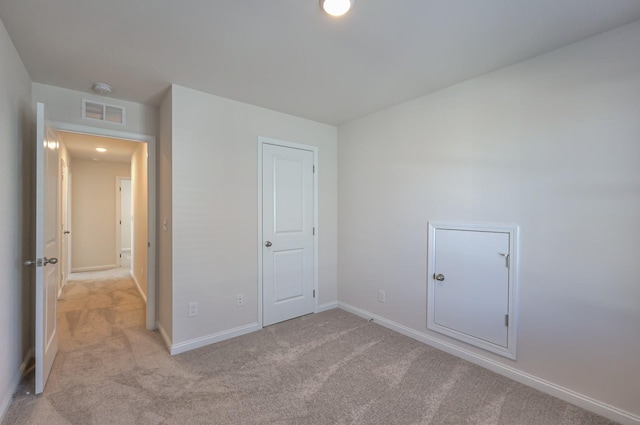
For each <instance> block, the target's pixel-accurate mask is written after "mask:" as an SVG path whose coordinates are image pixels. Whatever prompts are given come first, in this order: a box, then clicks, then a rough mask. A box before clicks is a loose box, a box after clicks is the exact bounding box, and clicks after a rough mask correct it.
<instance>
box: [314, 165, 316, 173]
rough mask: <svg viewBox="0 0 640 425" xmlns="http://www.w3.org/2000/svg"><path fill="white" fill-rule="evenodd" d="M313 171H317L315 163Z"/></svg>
mask: <svg viewBox="0 0 640 425" xmlns="http://www.w3.org/2000/svg"><path fill="white" fill-rule="evenodd" d="M313 172H314V173H315V172H316V166H315V165H314V166H313Z"/></svg>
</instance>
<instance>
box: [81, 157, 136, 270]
mask: <svg viewBox="0 0 640 425" xmlns="http://www.w3.org/2000/svg"><path fill="white" fill-rule="evenodd" d="M71 172H72V174H73V178H72V180H71V183H72V198H71V200H72V231H71V241H72V242H71V244H72V251H73V254H72V259H71V261H72V263H71V268H72V271H74V272H77V271H86V270H100V269H104V268H110V267H116V264H117V263H116V177H130V176H131V165H130V163H128V162H105V161H91V160H86V159H79V158H73V159H72V164H71Z"/></svg>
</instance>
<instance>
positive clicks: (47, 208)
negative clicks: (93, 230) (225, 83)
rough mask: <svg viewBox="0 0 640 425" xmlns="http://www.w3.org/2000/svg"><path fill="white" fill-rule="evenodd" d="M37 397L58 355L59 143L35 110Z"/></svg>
mask: <svg viewBox="0 0 640 425" xmlns="http://www.w3.org/2000/svg"><path fill="white" fill-rule="evenodd" d="M36 112H37V113H36V135H37V137H36V233H35V235H36V241H35V242H36V260H35V266H36V302H35V310H36V348H35V351H36V352H35V354H36V368H35V375H36V394H39V393H41V392H42V391H43V390H44V386H45V384H46V382H47V378H48V376H49V373H50V372H51V367H52V366H53V361H54V359H55V357H56V354H57V352H58V332H57V330H58V327H57V317H56V314H57V311H56V308H57V300H58V282H59V279H60V273H59V271H58V264H57V262H58V259H57V258H56V256H57V255H58V240H59V235H58V229H59V227H58V226H59V222H58V147H59V145H58V140H57V137H56V134H55V133H54V132H53V131H52V130H51V129H49V128H48V127H47V126H46V124H45V111H44V105H43V104H42V103H38V104H37V108H36Z"/></svg>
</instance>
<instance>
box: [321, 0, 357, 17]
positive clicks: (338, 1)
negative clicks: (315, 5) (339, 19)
mask: <svg viewBox="0 0 640 425" xmlns="http://www.w3.org/2000/svg"><path fill="white" fill-rule="evenodd" d="M354 1H355V0H320V7H322V10H324V11H325V12H327V13H328V14H329V15H331V16H342V15H344V14H345V13H347V12H348V11H349V9H351V6H353V3H354Z"/></svg>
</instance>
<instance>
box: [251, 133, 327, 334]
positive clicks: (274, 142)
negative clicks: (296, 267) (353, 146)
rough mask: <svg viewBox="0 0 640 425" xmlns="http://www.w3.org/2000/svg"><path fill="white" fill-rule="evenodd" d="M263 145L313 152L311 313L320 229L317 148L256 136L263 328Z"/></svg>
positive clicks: (260, 296)
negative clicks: (313, 231)
mask: <svg viewBox="0 0 640 425" xmlns="http://www.w3.org/2000/svg"><path fill="white" fill-rule="evenodd" d="M264 145H274V146H280V147H283V148H290V149H301V150H305V151H311V152H313V168H314V173H313V227H314V228H315V235H314V238H313V291H314V293H315V297H314V298H313V312H314V313H317V312H318V298H319V290H318V239H319V234H320V228H319V227H318V173H319V171H318V147H317V146H311V145H304V144H301V143H293V142H285V141H282V140H277V139H271V138H269V137H263V136H258V326H259V327H260V328H263V327H264V326H263V323H264V321H263V317H262V308H263V300H262V294H263V288H262V277H263V270H262V253H263V251H262V247H263V243H264V240H263V238H262V195H263V190H262V189H263V188H262V150H263V149H262V148H263V146H264Z"/></svg>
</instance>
